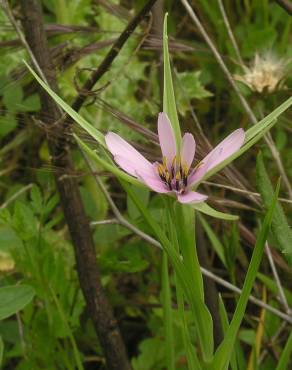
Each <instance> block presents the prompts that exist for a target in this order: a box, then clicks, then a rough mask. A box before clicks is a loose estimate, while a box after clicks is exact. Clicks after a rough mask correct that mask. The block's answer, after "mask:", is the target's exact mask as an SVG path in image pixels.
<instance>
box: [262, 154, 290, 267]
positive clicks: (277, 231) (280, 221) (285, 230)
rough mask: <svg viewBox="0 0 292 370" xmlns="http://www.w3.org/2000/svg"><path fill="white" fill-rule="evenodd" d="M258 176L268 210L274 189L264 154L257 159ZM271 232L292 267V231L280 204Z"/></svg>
mask: <svg viewBox="0 0 292 370" xmlns="http://www.w3.org/2000/svg"><path fill="white" fill-rule="evenodd" d="M256 176H257V187H258V190H259V192H260V194H261V197H262V200H263V203H264V205H265V207H266V208H267V207H268V206H269V204H270V201H271V197H272V194H273V187H272V184H271V181H270V179H269V176H268V173H267V170H266V168H265V164H264V161H263V155H262V153H259V154H258V157H257V166H256ZM271 231H272V233H273V236H274V238H275V241H276V244H275V246H276V247H278V248H279V249H280V250H281V252H282V253H283V254H284V256H285V257H286V259H287V261H288V262H289V264H290V265H291V266H292V231H291V228H290V226H289V224H288V221H287V218H286V216H285V213H284V211H283V208H282V206H281V205H280V203H279V202H277V204H276V208H275V212H274V216H273V220H272V227H271Z"/></svg>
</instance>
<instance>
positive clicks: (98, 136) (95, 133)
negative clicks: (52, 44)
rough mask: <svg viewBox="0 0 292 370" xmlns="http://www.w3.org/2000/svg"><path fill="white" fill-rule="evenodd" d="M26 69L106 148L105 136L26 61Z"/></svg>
mask: <svg viewBox="0 0 292 370" xmlns="http://www.w3.org/2000/svg"><path fill="white" fill-rule="evenodd" d="M23 62H24V64H25V65H26V67H27V68H28V69H29V71H30V73H31V74H32V75H33V76H34V78H35V79H36V80H37V82H38V83H39V84H40V85H41V86H42V87H43V88H44V89H45V90H46V92H47V93H48V94H49V95H50V96H51V98H53V100H55V102H56V103H57V104H58V105H59V106H60V107H61V108H63V109H64V111H65V112H66V113H68V115H69V116H70V117H71V118H72V119H73V120H74V121H75V122H77V123H78V124H79V125H80V126H81V127H82V128H83V129H84V130H85V131H87V133H88V134H89V135H90V136H92V137H93V138H94V139H95V140H96V141H97V142H98V143H99V144H100V145H102V146H103V147H106V146H105V140H104V135H103V134H102V133H101V132H100V131H98V130H97V129H96V128H95V127H93V126H92V125H91V124H90V123H88V122H87V121H86V120H85V119H84V118H83V117H82V116H81V115H80V114H79V113H77V112H76V111H75V110H74V109H72V108H71V107H70V105H68V104H67V103H65V102H64V100H63V99H61V98H60V97H59V96H58V95H57V94H56V93H55V92H54V91H53V90H52V89H51V88H50V87H49V86H48V85H47V84H46V83H45V82H44V81H43V80H42V79H41V78H40V77H39V76H38V75H37V74H36V73H35V71H34V70H33V69H32V68H31V67H30V66H29V64H28V63H26V61H23Z"/></svg>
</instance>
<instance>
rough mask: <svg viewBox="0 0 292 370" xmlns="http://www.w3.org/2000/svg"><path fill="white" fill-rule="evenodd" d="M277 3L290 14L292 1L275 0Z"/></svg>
mask: <svg viewBox="0 0 292 370" xmlns="http://www.w3.org/2000/svg"><path fill="white" fill-rule="evenodd" d="M276 3H278V4H279V5H280V6H281V7H282V8H283V9H284V10H286V12H287V13H288V14H289V15H292V2H291V1H290V0H276Z"/></svg>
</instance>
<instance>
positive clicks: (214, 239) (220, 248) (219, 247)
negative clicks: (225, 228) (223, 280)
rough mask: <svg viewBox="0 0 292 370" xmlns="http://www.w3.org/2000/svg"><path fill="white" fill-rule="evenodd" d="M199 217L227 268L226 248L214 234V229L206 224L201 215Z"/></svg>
mask: <svg viewBox="0 0 292 370" xmlns="http://www.w3.org/2000/svg"><path fill="white" fill-rule="evenodd" d="M198 217H199V220H200V222H201V224H202V226H203V228H204V230H205V232H206V234H207V236H208V238H209V240H210V242H211V244H212V246H213V248H214V249H215V251H216V253H217V255H218V257H219V258H220V260H221V262H222V263H223V265H224V266H226V267H227V263H226V259H225V253H224V246H223V245H222V243H221V242H220V240H219V239H218V238H217V235H216V234H215V233H214V231H213V229H212V227H211V226H210V225H209V224H208V222H206V220H205V219H204V217H203V216H202V215H200V214H198Z"/></svg>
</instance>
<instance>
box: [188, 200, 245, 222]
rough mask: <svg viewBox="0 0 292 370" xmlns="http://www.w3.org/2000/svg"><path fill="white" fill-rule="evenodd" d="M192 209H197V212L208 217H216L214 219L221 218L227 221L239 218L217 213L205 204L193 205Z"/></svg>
mask: <svg viewBox="0 0 292 370" xmlns="http://www.w3.org/2000/svg"><path fill="white" fill-rule="evenodd" d="M191 207H192V208H194V209H196V210H197V211H200V212H202V213H205V214H206V215H208V216H211V217H214V218H219V219H221V220H227V221H235V220H238V216H235V215H230V214H228V213H223V212H219V211H216V209H214V208H212V207H210V206H209V205H208V204H207V203H205V202H202V203H194V204H191Z"/></svg>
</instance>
